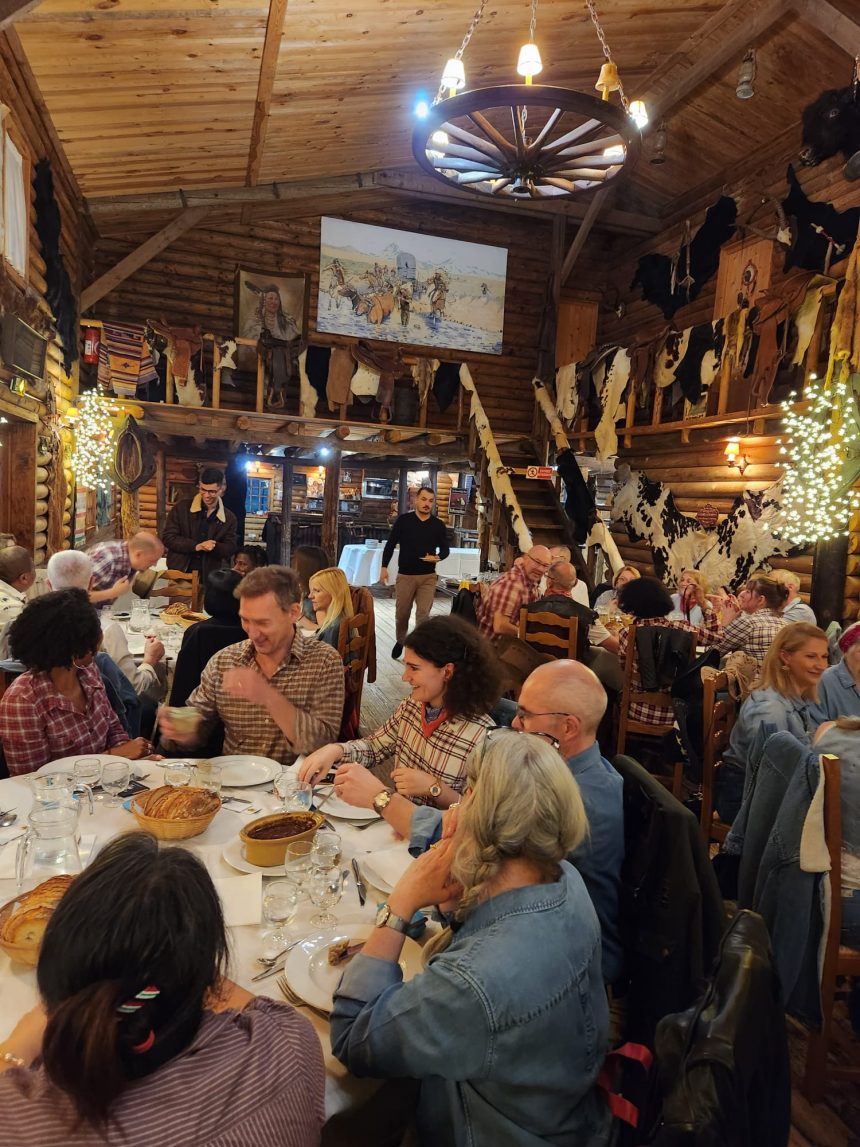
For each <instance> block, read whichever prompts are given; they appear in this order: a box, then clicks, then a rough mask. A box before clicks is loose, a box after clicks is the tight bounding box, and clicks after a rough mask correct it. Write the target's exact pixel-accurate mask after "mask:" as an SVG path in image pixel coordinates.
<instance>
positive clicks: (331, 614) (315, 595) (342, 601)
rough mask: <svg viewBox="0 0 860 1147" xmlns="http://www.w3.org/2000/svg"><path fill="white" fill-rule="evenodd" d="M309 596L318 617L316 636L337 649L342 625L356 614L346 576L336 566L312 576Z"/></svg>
mask: <svg viewBox="0 0 860 1147" xmlns="http://www.w3.org/2000/svg"><path fill="white" fill-rule="evenodd" d="M308 596H309V597H310V599H311V604H312V605H313V607H314V614H315V615H316V630H315V631H314V634H315V636H316V637H317V638H318V639H319V640H320V641H325V642H326V644H327V645H331V646H333V648H335V649H337V638H338V634H339V633H340V623H341V621H342V620H343V619H344V618H345V617H347V618H349V617H352V615H353V612H354V611H353V608H352V596H351V594H350V592H349V582H348V581H347V580H346V574H345V573H344V572H343V570H340V569H338V568H337V567H336V566H329V567H328V569H324V570H319V572H318V573H315V574H311V576H310V578H309V579H308Z"/></svg>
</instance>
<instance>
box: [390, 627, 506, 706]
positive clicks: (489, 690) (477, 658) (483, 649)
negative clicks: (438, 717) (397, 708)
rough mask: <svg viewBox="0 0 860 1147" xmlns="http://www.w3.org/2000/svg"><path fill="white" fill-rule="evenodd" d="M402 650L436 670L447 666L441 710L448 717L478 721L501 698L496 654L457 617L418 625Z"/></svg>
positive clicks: (477, 634) (499, 667) (476, 633)
mask: <svg viewBox="0 0 860 1147" xmlns="http://www.w3.org/2000/svg"><path fill="white" fill-rule="evenodd" d="M403 644H404V646H405V647H406V648H407V649H409V650H411V651H412V652H413V653H415V654H416V655H417V656H418V657H421V658H423V659H424V660H425V661H429V662H431V663H432V664H433V665H435V666H436V667H437V668H438V669H442V668H443V667H444V666H446V665H450V666H451V667H452V669H451V675H450V677H449V678H448V680H447V682H446V684H445V691H444V693H443V701H442V703H443V706H444V709H445V712H446V713H447V714H448V716H449V717H481V716H483V715H485V714H486V713H489V711H490V710H491V709H492V708H493V707H494V706H495V705H496V704H497V702H498V700H499V697H500V696H501V695H502V669H501V665H500V664H499V660H498V658H497V657H496V652H495V650H494V649H493V647H492V645H490V643H489V642H488V641H487V639H486V638H485V637H482V636H481V634H480V633H479V632H478V630H477V629H476V628H475V626H474V625H470V624H469V623H468V622H467V621H463V619H462V618H460V617H451V616H450V615H449V616H447V617H431V618H429V619H428V620H427V621H422V622H421V624H420V625H419V626H417V627H416V628H415V629H413V630H412V632H411V633H410V634H408V636H407V637H406V639H405V640H404V642H403Z"/></svg>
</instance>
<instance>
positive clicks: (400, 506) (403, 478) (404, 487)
mask: <svg viewBox="0 0 860 1147" xmlns="http://www.w3.org/2000/svg"><path fill="white" fill-rule="evenodd" d="M408 511H409V471H408V469H407V468H406V467H405V466H401V467H400V476H399V478H398V481H397V513H398V514H406V513H408Z"/></svg>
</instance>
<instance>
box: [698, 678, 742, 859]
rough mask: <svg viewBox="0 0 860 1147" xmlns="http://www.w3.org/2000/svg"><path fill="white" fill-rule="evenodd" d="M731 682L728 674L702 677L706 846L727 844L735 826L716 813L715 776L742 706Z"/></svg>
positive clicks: (702, 821) (701, 822)
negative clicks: (727, 838) (719, 843)
mask: <svg viewBox="0 0 860 1147" xmlns="http://www.w3.org/2000/svg"><path fill="white" fill-rule="evenodd" d="M728 690H729V679H728V677H727V675H726V674H725V673H713V672H708V673H703V674H702V741H703V743H702V810H701V813H700V815H699V825H700V827H701V829H702V835H703V836H704V838H705V843H706V844H710V843H711V841H720V842H722V841H724V840H725V839H726V837H727V836H728V833H729V829H730V828H731V825H728V824H725V823H724V822H723V821H721V820H720V818H719V817H718V816H717V815H716V814H715V812H714V774H715V770H716V767H717V765H718V764H719V763H720V761H721V760H722V756H723V752H724V750H725V748H726V745H728V743H729V737H730V736H731V732H732V729H733V728H734V727H735V721H737V719H738V713H739V711H740V702H739V701H736V700H735V699H734V698H733V697H730V696H729V691H728Z"/></svg>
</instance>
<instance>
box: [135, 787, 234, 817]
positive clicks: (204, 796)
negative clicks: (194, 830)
mask: <svg viewBox="0 0 860 1147" xmlns="http://www.w3.org/2000/svg"><path fill="white" fill-rule="evenodd" d="M135 803H136V804H137V807H138V808H139V809H140V811H141V812H142V813H143V815H144V816H149V817H155V818H156V819H158V820H188V819H190V818H192V817H198V816H206V815H207V814H208V813H211V812H212V811H213V810H216V809H218V808H220V805H221V800H220V798H219V797H217V796H216V795H215V793H212V792H210V791H209V790H208V789H196V788H173V787H171V786H170V785H162V786H161V788H157V789H153V790H152V791H151V792H149V793H142V794H141V795H140V796H139V797H137V798H136V802H135Z"/></svg>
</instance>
